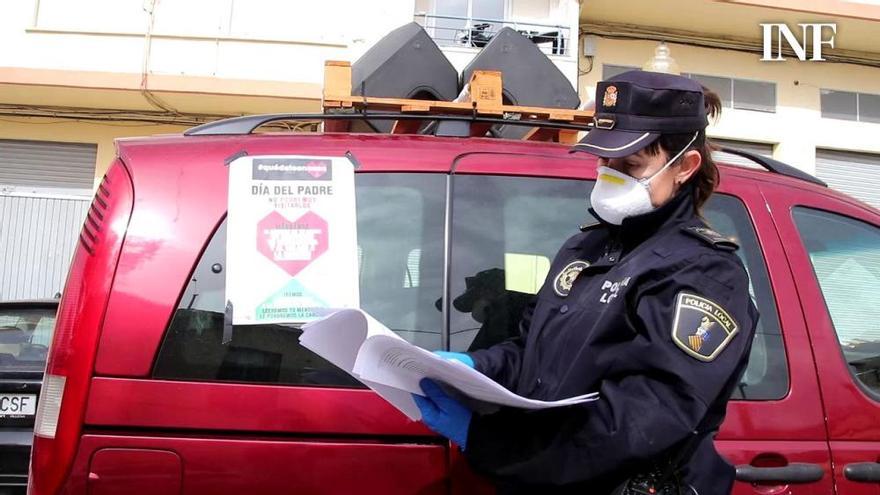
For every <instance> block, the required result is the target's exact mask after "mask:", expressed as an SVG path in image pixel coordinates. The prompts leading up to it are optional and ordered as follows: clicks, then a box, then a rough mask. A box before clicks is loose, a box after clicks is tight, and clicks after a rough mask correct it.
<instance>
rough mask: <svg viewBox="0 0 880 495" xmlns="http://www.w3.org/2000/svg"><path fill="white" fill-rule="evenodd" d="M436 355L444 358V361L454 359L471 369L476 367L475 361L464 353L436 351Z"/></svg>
mask: <svg viewBox="0 0 880 495" xmlns="http://www.w3.org/2000/svg"><path fill="white" fill-rule="evenodd" d="M434 354H436V355H438V356H440V357H442V358H443V359H454V360H456V361H459V362H462V363H464V364H466V365H468V366H470V367H471V368H473V367H474V360H473V359H472V358H471V356H470V355H468V354H465V353H464V352H446V351H434Z"/></svg>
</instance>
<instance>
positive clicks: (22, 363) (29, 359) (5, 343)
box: [0, 305, 55, 372]
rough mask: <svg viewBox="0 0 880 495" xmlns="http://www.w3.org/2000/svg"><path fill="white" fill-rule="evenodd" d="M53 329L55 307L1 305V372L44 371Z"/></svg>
mask: <svg viewBox="0 0 880 495" xmlns="http://www.w3.org/2000/svg"><path fill="white" fill-rule="evenodd" d="M54 329H55V309H54V308H51V307H49V308H46V307H32V308H29V307H27V306H22V305H11V306H0V372H4V371H43V368H45V366H46V355H47V351H48V346H49V344H50V343H51V342H52V332H53V330H54Z"/></svg>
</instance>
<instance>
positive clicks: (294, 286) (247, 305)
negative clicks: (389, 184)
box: [224, 155, 359, 340]
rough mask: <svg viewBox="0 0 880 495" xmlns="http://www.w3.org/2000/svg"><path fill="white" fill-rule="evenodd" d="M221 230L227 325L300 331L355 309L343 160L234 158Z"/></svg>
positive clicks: (351, 215) (348, 175) (348, 178)
mask: <svg viewBox="0 0 880 495" xmlns="http://www.w3.org/2000/svg"><path fill="white" fill-rule="evenodd" d="M226 225H227V234H226V235H227V239H226V267H225V269H226V299H227V306H226V312H227V315H228V313H230V312H231V313H232V324H233V325H262V324H277V323H305V322H309V321H312V320H314V319H317V318H320V317H321V316H323V315H325V314H326V313H327V311H326V310H327V308H357V307H359V293H358V260H357V223H356V217H355V192H354V165H353V164H352V162H351V161H350V160H349V159H348V158H346V157H331V156H298V155H291V156H244V157H240V158H237V159H236V160H234V161H233V162H232V163H230V164H229V210H228V214H227V219H226ZM229 330H230V331H231V329H229ZM230 337H231V333H229V332H227V333H225V334H224V340H227V339H228V338H230Z"/></svg>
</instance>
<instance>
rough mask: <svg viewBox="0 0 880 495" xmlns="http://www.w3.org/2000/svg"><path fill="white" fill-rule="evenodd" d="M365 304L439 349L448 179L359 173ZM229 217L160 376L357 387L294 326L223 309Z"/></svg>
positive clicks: (158, 369)
mask: <svg viewBox="0 0 880 495" xmlns="http://www.w3.org/2000/svg"><path fill="white" fill-rule="evenodd" d="M355 187H356V195H357V198H356V201H357V223H358V234H359V238H358V274H357V276H358V279H359V281H360V293H361V307H362V308H363V309H364V310H365V311H367V312H369V313H370V314H372V315H373V316H374V317H376V318H377V319H379V320H380V321H382V322H383V323H385V325H386V326H388V327H389V328H391V329H392V330H394V331H395V332H397V333H398V334H399V335H400V336H402V337H403V338H405V339H407V340H409V341H410V342H412V343H414V344H416V345H420V346H422V347H425V348H427V349H432V350H433V349H439V348H440V347H441V344H442V342H441V337H440V336H441V330H442V325H443V322H442V315H441V313H440V311H439V310H438V309H437V307H436V305H435V302H436V301H437V300H439V299H440V297H441V293H442V288H443V247H444V239H443V229H444V214H445V210H444V208H445V195H446V177H445V176H444V175H438V174H402V173H401V174H384V173H382V174H380V173H373V174H367V173H361V174H357V175H356V176H355ZM225 267H226V221H225V220H223V221H222V222H221V223H220V225H219V227H218V228H217V229H216V231H215V232H214V234H213V236H212V238H211V239H210V240H209V242H208V244H207V246H206V247H205V250H204V252H203V253H202V255H201V258H200V259H199V261H198V263H197V264H196V268H195V270H194V271H193V273H192V276H191V277H190V280H189V283H188V284H187V286H186V288H185V289H184V291H183V294H182V296H181V299H180V303H179V304H178V308H177V310H176V312H175V313H174V317H173V318H172V321H171V324H170V326H169V328H168V330H167V332H166V334H165V339H164V342H163V343H162V347H161V349H160V351H159V355H158V358H157V360H156V365H155V368H154V370H153V376H155V377H156V378H163V379H181V380H200V381H231V382H247V383H272V384H289V385H316V386H334V387H359V386H360V384H359V383H358V382H357V381H355V380H354V379H353V378H351V377H350V376H349V375H348V374H347V373H345V372H344V371H342V370H340V369H338V368H336V367H335V366H333V365H332V364H330V363H329V362H328V361H326V360H324V359H323V358H321V357H319V356H317V355H316V354H314V353H312V352H311V351H309V350H308V349H305V348H304V347H302V346H301V345H300V344H299V336H300V334H301V331H300V329H299V328H297V327H296V326H294V325H236V326H231V315H229V314H227V313H226V273H225Z"/></svg>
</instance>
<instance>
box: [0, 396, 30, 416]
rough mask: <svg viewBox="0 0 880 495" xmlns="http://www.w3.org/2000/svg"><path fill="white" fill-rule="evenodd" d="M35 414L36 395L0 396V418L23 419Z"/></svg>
mask: <svg viewBox="0 0 880 495" xmlns="http://www.w3.org/2000/svg"><path fill="white" fill-rule="evenodd" d="M36 412H37V396H36V395H20V394H0V418H24V417H27V416H33V415H34V414H36Z"/></svg>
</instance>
